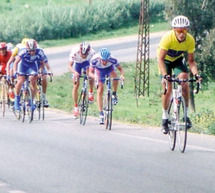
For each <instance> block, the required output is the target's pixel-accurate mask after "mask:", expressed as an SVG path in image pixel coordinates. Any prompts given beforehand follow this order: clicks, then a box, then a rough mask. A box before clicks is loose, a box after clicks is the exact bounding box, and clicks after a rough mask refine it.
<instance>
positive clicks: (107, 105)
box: [103, 76, 123, 130]
mask: <svg viewBox="0 0 215 193" xmlns="http://www.w3.org/2000/svg"><path fill="white" fill-rule="evenodd" d="M118 80H121V79H120V78H110V77H109V76H106V77H105V85H106V92H105V95H104V99H103V101H104V102H103V112H104V116H105V127H106V129H108V130H111V127H112V117H113V106H114V105H113V102H112V84H111V82H112V81H118ZM121 88H123V81H121Z"/></svg>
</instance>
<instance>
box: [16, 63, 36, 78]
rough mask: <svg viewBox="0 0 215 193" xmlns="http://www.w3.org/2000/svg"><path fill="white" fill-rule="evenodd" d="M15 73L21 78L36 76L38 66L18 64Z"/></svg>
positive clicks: (34, 64)
mask: <svg viewBox="0 0 215 193" xmlns="http://www.w3.org/2000/svg"><path fill="white" fill-rule="evenodd" d="M17 73H18V74H19V75H21V76H23V75H27V74H29V75H37V74H38V66H37V63H33V64H26V63H23V62H20V63H19V64H18V70H17Z"/></svg>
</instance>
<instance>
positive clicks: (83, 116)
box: [78, 90, 89, 125]
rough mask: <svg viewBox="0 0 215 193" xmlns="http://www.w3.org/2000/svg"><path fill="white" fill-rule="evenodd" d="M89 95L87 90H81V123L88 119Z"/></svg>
mask: <svg viewBox="0 0 215 193" xmlns="http://www.w3.org/2000/svg"><path fill="white" fill-rule="evenodd" d="M88 105H89V103H88V96H87V92H86V91H83V90H82V91H81V94H80V97H79V101H78V106H79V110H80V124H81V125H85V123H86V120H87V112H88Z"/></svg>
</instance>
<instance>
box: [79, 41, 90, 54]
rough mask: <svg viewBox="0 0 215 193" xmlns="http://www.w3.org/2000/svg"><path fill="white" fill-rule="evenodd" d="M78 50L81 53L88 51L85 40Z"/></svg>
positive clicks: (88, 45) (88, 47) (87, 44)
mask: <svg viewBox="0 0 215 193" xmlns="http://www.w3.org/2000/svg"><path fill="white" fill-rule="evenodd" d="M80 50H81V53H82V54H84V55H85V54H87V53H88V52H89V51H90V44H89V43H87V42H82V43H81V45H80Z"/></svg>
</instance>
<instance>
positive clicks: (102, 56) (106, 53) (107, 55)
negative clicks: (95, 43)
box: [100, 48, 110, 60]
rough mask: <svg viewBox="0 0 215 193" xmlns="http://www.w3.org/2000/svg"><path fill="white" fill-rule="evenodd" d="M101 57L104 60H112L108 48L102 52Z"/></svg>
mask: <svg viewBox="0 0 215 193" xmlns="http://www.w3.org/2000/svg"><path fill="white" fill-rule="evenodd" d="M100 56H101V58H102V60H108V59H109V58H110V51H109V50H108V49H107V48H102V49H101V50H100Z"/></svg>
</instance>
